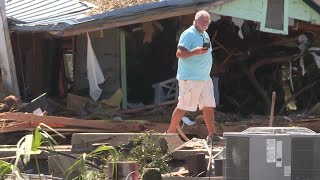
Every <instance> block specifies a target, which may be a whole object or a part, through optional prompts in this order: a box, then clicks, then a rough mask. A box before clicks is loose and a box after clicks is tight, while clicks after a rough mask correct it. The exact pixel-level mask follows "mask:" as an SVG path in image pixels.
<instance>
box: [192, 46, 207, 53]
mask: <svg viewBox="0 0 320 180" xmlns="http://www.w3.org/2000/svg"><path fill="white" fill-rule="evenodd" d="M192 51H194V54H204V53H207V52H208V49H205V48H203V47H196V48H195V49H193V50H192Z"/></svg>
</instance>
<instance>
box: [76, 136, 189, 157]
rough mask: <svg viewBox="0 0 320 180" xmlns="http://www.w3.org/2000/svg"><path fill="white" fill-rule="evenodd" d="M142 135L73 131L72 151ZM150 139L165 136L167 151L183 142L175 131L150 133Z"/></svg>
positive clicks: (85, 149) (128, 139)
mask: <svg viewBox="0 0 320 180" xmlns="http://www.w3.org/2000/svg"><path fill="white" fill-rule="evenodd" d="M141 135H143V133H75V134H73V135H72V139H71V145H72V152H74V153H82V152H90V151H92V150H94V149H93V144H97V143H98V144H101V143H106V144H110V145H112V146H118V145H120V144H127V143H129V142H130V140H132V139H134V138H136V137H138V136H141ZM151 137H152V139H154V141H156V142H159V143H160V141H158V140H159V138H160V137H165V138H166V140H167V144H168V148H169V151H172V150H173V149H175V148H177V147H179V146H180V145H182V144H183V141H181V139H180V138H179V136H178V134H175V133H168V134H162V133H152V134H151ZM160 145H161V144H159V146H160Z"/></svg>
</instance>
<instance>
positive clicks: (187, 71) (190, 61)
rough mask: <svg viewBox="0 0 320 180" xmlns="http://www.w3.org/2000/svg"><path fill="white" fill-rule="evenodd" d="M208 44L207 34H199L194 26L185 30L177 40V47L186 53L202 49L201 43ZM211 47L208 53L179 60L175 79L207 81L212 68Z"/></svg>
mask: <svg viewBox="0 0 320 180" xmlns="http://www.w3.org/2000/svg"><path fill="white" fill-rule="evenodd" d="M204 41H205V42H210V38H209V35H208V33H207V32H204V33H202V34H201V33H199V32H198V31H197V29H196V28H195V27H194V26H191V27H190V28H188V29H187V30H185V31H184V32H183V33H182V34H181V36H180V39H179V43H178V46H182V47H184V48H186V49H187V50H188V51H191V50H192V49H194V48H196V47H202V45H203V42H204ZM211 52H212V47H211V43H210V48H209V49H208V52H207V53H205V54H201V55H194V56H191V57H188V58H179V62H178V71H177V79H178V80H208V79H209V78H210V71H211V67H212V55H211Z"/></svg>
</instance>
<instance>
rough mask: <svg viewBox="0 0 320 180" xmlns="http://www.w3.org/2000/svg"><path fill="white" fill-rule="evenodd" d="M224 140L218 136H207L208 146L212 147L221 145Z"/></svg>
mask: <svg viewBox="0 0 320 180" xmlns="http://www.w3.org/2000/svg"><path fill="white" fill-rule="evenodd" d="M221 140H223V138H222V137H220V136H219V135H217V134H213V135H211V136H207V144H208V145H211V144H219V143H220V141H221Z"/></svg>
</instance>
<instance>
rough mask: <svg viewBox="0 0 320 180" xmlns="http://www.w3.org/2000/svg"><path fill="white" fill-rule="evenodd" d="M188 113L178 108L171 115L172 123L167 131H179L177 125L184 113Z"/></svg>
mask: <svg viewBox="0 0 320 180" xmlns="http://www.w3.org/2000/svg"><path fill="white" fill-rule="evenodd" d="M185 113H186V111H185V110H182V109H179V108H176V109H175V110H174V111H173V113H172V116H171V123H170V126H169V128H168V130H167V133H176V132H177V127H178V125H179V123H180V121H181V119H182V117H183V116H184V114H185Z"/></svg>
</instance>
